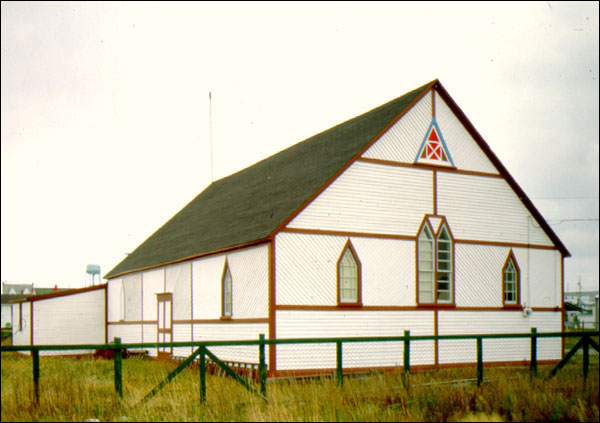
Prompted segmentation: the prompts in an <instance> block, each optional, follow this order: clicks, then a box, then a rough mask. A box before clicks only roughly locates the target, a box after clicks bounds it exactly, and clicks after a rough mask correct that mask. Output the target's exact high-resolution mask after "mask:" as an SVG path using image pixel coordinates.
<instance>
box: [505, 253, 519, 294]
mask: <svg viewBox="0 0 600 423" xmlns="http://www.w3.org/2000/svg"><path fill="white" fill-rule="evenodd" d="M502 292H503V297H502V303H503V304H504V305H519V302H520V298H519V267H518V266H517V261H516V260H515V256H514V255H513V252H512V250H511V251H510V253H509V254H508V257H507V259H506V262H505V263H504V267H503V268H502Z"/></svg>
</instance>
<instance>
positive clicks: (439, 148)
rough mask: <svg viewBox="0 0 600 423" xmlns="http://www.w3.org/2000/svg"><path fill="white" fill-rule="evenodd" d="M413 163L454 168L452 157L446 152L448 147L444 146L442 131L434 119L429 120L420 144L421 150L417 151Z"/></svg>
mask: <svg viewBox="0 0 600 423" xmlns="http://www.w3.org/2000/svg"><path fill="white" fill-rule="evenodd" d="M415 162H417V163H424V164H435V165H442V166H454V162H453V161H452V156H451V155H450V152H449V151H448V146H446V142H445V141H444V137H443V135H442V131H441V130H440V127H439V126H438V124H437V122H436V120H435V118H433V119H432V120H431V124H430V125H429V128H428V129H427V132H426V133H425V138H424V139H423V142H422V143H421V148H420V149H419V153H418V154H417V157H416V158H415Z"/></svg>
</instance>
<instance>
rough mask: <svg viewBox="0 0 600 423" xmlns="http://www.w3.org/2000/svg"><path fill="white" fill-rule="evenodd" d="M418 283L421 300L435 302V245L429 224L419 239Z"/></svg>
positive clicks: (425, 226)
mask: <svg viewBox="0 0 600 423" xmlns="http://www.w3.org/2000/svg"><path fill="white" fill-rule="evenodd" d="M418 244H419V246H418V253H417V254H418V257H419V259H418V263H419V271H418V275H419V276H418V278H419V281H418V285H419V292H418V296H419V302H420V303H421V302H422V303H433V302H434V301H433V299H434V298H433V291H434V287H435V286H434V283H433V280H434V273H435V272H434V267H433V260H434V256H433V255H434V245H433V234H432V233H431V229H430V228H429V225H427V224H426V225H424V226H423V230H422V231H421V233H420V234H419V240H418Z"/></svg>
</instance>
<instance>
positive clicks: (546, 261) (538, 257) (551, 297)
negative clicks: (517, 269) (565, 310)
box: [516, 249, 561, 307]
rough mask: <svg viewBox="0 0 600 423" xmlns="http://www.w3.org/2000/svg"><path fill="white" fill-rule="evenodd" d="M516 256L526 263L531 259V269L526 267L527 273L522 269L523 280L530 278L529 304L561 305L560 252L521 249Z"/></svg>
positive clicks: (542, 305) (543, 305) (539, 305)
mask: <svg viewBox="0 0 600 423" xmlns="http://www.w3.org/2000/svg"><path fill="white" fill-rule="evenodd" d="M527 252H529V260H528V259H527ZM516 257H517V259H518V260H520V261H521V262H524V263H525V264H526V263H527V261H529V271H527V269H528V268H527V267H525V273H524V274H523V271H522V274H521V280H522V281H523V280H525V281H526V280H527V278H529V289H530V293H529V294H530V297H529V301H528V303H527V304H528V305H530V306H531V307H561V293H560V290H561V270H560V267H561V258H560V252H558V251H554V250H536V249H529V250H527V249H520V251H519V254H518V255H516ZM521 286H523V283H521Z"/></svg>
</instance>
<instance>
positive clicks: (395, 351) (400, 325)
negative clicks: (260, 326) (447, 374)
mask: <svg viewBox="0 0 600 423" xmlns="http://www.w3.org/2000/svg"><path fill="white" fill-rule="evenodd" d="M323 322H327V324H326V325H324V324H323ZM404 330H410V331H411V335H432V334H433V312H432V311H358V310H357V311H278V312H277V338H326V337H353V336H402V335H404ZM343 348H344V367H380V366H386V367H387V366H396V365H399V364H400V363H402V360H403V344H402V342H394V343H383V342H382V343H374V344H370V345H367V344H344V346H343ZM346 353H347V354H346ZM433 360H434V352H433V342H431V341H421V342H419V343H418V344H417V343H416V342H415V343H413V344H412V345H411V364H414V365H419V364H432V363H433ZM323 368H335V344H319V345H310V344H305V345H302V344H300V345H278V346H277V369H278V370H289V369H323Z"/></svg>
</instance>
